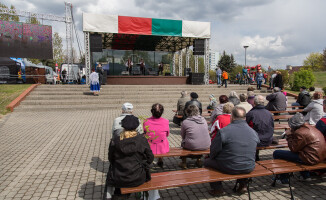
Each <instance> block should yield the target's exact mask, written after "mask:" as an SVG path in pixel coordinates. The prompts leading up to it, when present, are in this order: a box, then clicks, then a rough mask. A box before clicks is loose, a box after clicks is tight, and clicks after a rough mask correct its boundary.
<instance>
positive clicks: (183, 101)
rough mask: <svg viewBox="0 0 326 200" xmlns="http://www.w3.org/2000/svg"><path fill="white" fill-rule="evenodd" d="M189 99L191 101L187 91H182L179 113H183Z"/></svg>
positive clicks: (178, 107) (178, 106) (178, 104)
mask: <svg viewBox="0 0 326 200" xmlns="http://www.w3.org/2000/svg"><path fill="white" fill-rule="evenodd" d="M187 101H189V98H187V91H182V92H181V97H180V98H179V99H178V103H177V114H178V115H183V111H184V109H185V106H186V103H187Z"/></svg>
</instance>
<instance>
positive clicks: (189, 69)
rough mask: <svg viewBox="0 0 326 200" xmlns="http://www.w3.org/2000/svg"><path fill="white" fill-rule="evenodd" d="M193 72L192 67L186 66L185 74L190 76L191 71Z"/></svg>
mask: <svg viewBox="0 0 326 200" xmlns="http://www.w3.org/2000/svg"><path fill="white" fill-rule="evenodd" d="M190 72H191V68H184V73H183V74H184V76H189V73H190Z"/></svg>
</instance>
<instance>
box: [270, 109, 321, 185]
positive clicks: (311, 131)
mask: <svg viewBox="0 0 326 200" xmlns="http://www.w3.org/2000/svg"><path fill="white" fill-rule="evenodd" d="M289 126H290V128H291V130H290V131H287V132H286V136H287V138H286V140H287V141H288V145H289V149H290V151H287V150H276V151H274V153H273V158H274V159H283V160H288V161H292V162H298V163H302V164H306V165H315V164H318V163H320V162H322V161H324V160H325V158H326V143H325V139H324V135H323V134H322V133H321V132H320V131H318V129H316V128H315V127H313V126H310V125H307V124H305V123H304V118H303V115H302V114H301V113H297V114H295V115H294V116H293V117H292V118H291V119H290V120H289ZM300 173H301V176H302V177H301V179H302V180H306V181H308V180H309V179H310V175H309V172H306V171H305V172H300ZM275 180H276V178H275ZM280 180H281V182H282V183H283V184H286V183H288V178H287V175H286V174H281V175H280Z"/></svg>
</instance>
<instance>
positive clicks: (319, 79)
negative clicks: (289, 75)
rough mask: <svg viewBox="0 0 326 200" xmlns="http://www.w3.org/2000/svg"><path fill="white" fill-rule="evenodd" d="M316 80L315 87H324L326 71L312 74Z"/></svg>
mask: <svg viewBox="0 0 326 200" xmlns="http://www.w3.org/2000/svg"><path fill="white" fill-rule="evenodd" d="M313 73H314V75H315V78H316V82H315V87H319V88H323V87H326V71H321V72H313Z"/></svg>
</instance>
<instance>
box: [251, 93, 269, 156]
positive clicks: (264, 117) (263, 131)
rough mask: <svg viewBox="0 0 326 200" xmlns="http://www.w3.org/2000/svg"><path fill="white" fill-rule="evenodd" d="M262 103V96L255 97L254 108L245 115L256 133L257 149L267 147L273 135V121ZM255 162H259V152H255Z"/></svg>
mask: <svg viewBox="0 0 326 200" xmlns="http://www.w3.org/2000/svg"><path fill="white" fill-rule="evenodd" d="M264 101H265V98H264V97H263V96H261V95H257V96H255V99H254V107H253V108H252V109H251V110H250V111H249V112H248V113H247V115H246V121H247V123H248V125H249V126H250V127H251V128H253V129H254V130H255V131H256V132H257V133H258V137H259V139H260V143H259V144H258V146H259V147H266V146H269V145H270V144H271V143H272V141H273V134H274V119H273V116H272V114H271V113H270V112H269V111H268V110H266V109H265V106H264ZM256 160H257V161H258V160H259V151H257V152H256Z"/></svg>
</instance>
